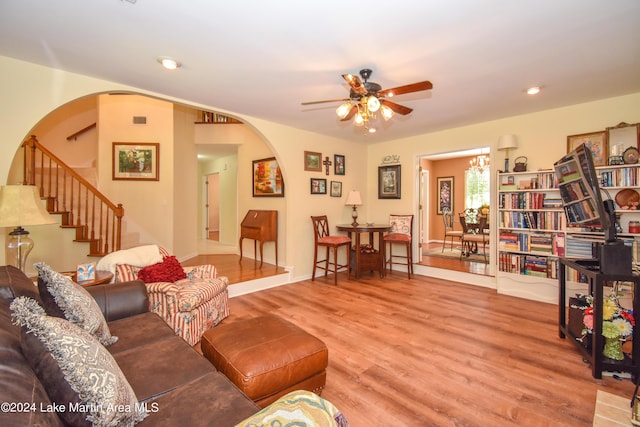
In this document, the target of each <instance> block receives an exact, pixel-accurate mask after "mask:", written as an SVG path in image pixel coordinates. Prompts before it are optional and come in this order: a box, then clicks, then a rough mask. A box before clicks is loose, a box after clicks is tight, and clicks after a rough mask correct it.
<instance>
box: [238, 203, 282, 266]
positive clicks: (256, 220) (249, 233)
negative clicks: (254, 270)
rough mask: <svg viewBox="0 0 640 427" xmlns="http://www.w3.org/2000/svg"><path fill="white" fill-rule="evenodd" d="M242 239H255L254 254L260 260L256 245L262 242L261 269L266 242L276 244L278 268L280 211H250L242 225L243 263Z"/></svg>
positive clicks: (240, 243)
mask: <svg viewBox="0 0 640 427" xmlns="http://www.w3.org/2000/svg"><path fill="white" fill-rule="evenodd" d="M242 239H253V240H254V242H253V252H254V254H255V259H257V258H258V254H257V248H256V243H257V242H258V241H260V267H262V247H263V246H264V242H275V244H276V267H277V266H278V211H260V210H250V211H249V212H247V214H246V215H245V217H244V219H243V220H242V223H241V224H240V242H239V243H238V245H239V246H240V261H239V262H242Z"/></svg>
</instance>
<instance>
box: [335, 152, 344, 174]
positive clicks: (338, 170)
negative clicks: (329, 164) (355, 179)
mask: <svg viewBox="0 0 640 427" xmlns="http://www.w3.org/2000/svg"><path fill="white" fill-rule="evenodd" d="M345 173H346V164H345V158H344V156H343V155H342V154H334V155H333V174H334V175H344V174H345Z"/></svg>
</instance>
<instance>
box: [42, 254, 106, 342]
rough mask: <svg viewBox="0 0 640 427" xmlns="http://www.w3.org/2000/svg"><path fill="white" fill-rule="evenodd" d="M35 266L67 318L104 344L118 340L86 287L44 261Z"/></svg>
mask: <svg viewBox="0 0 640 427" xmlns="http://www.w3.org/2000/svg"><path fill="white" fill-rule="evenodd" d="M35 268H36V270H38V275H39V276H40V278H42V279H43V281H44V282H46V288H47V290H48V291H49V293H50V294H51V296H53V299H54V300H55V302H56V304H58V307H60V310H62V312H63V313H64V317H65V318H66V319H67V320H69V321H70V322H72V323H74V324H76V325H78V326H80V327H81V328H82V329H84V330H85V331H87V332H89V333H90V334H92V335H93V336H95V337H96V338H97V339H98V340H99V341H100V343H101V344H103V345H111V344H113V343H115V342H116V341H118V337H114V336H112V335H111V331H109V326H108V325H107V321H106V320H105V318H104V315H103V314H102V311H101V310H100V307H99V306H98V303H97V302H96V300H95V299H94V298H93V297H92V296H91V294H90V293H89V292H87V290H86V289H84V288H83V287H82V286H80V285H78V284H77V283H75V282H74V281H72V280H71V279H69V278H68V277H66V276H64V275H62V274H60V273H58V272H57V271H54V270H52V269H51V267H49V266H48V265H47V264H45V263H43V262H39V263H37V264H35Z"/></svg>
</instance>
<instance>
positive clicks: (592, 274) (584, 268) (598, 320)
mask: <svg viewBox="0 0 640 427" xmlns="http://www.w3.org/2000/svg"><path fill="white" fill-rule="evenodd" d="M569 267H570V268H572V269H574V270H576V271H578V272H579V273H581V274H583V275H584V276H585V277H586V278H587V284H588V292H589V294H591V295H593V319H594V320H593V336H592V342H591V349H590V350H589V349H587V348H585V347H584V346H583V344H582V343H581V342H579V341H577V340H576V337H575V336H573V335H572V333H571V331H570V330H569V328H568V327H567V289H566V285H567V281H566V278H567V274H566V269H567V268H569ZM558 281H559V286H558V288H559V299H558V307H559V333H560V338H565V337H566V336H569V337H570V338H571V340H573V342H574V344H576V347H577V348H578V349H579V350H580V351H581V353H582V355H583V357H584V358H585V360H587V361H589V362H590V363H591V370H592V375H593V377H594V378H602V371H614V372H615V371H620V372H630V373H631V374H632V375H633V376H634V377H635V378H637V375H638V373H640V370H639V368H640V323H638V319H639V318H640V276H639V275H637V274H630V275H629V274H604V273H601V272H600V268H599V262H598V261H597V260H574V259H568V258H560V268H559V271H558ZM616 281H618V282H630V283H633V314H634V317H635V321H636V326H635V327H634V328H633V350H632V357H631V358H629V357H627V356H625V360H620V361H617V360H611V359H608V358H605V357H604V356H603V355H602V350H603V347H604V337H603V336H602V306H603V294H604V292H603V288H604V287H605V286H606V284H607V283H610V282H616Z"/></svg>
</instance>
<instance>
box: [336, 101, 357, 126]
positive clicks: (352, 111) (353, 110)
mask: <svg viewBox="0 0 640 427" xmlns="http://www.w3.org/2000/svg"><path fill="white" fill-rule="evenodd" d="M357 112H358V106H357V105H355V104H354V105H353V106H351V109H350V110H349V112H348V113H347V115H346V116H344V119H340V121H341V122H346V121H347V120H351V118H352V117H353V116H355V115H356V113H357Z"/></svg>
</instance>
